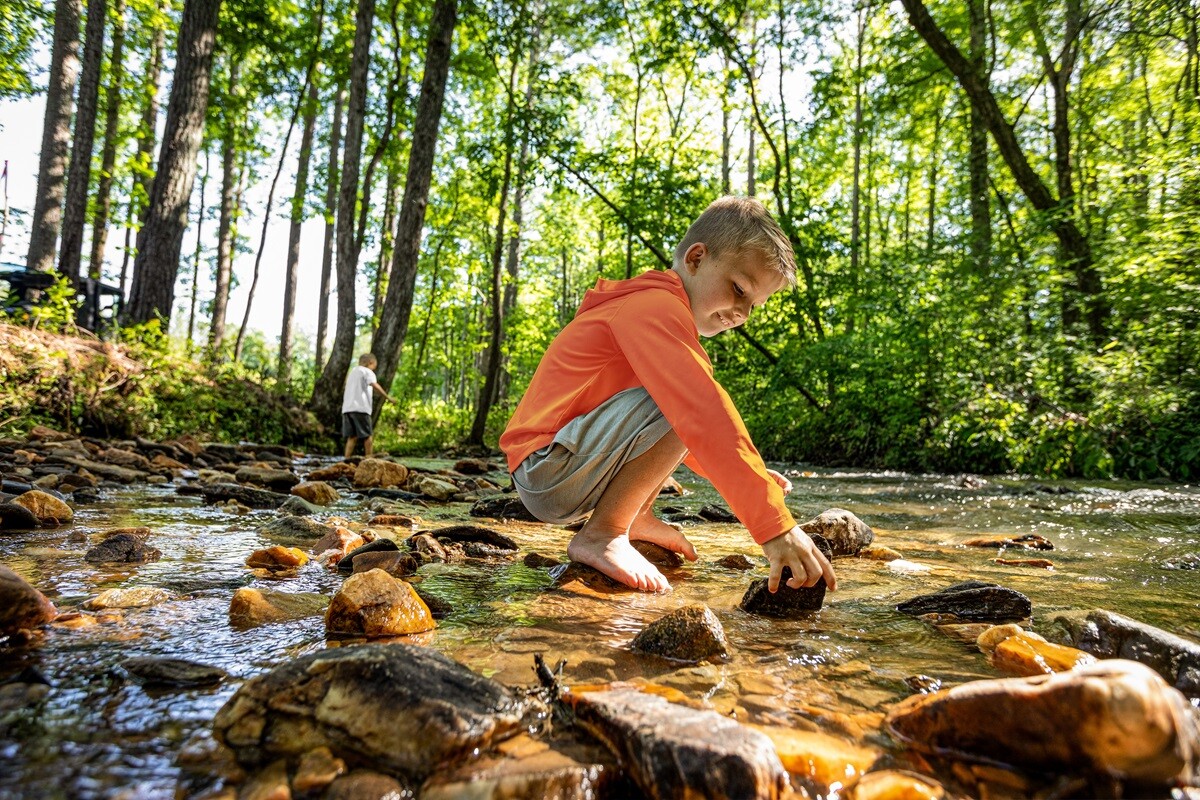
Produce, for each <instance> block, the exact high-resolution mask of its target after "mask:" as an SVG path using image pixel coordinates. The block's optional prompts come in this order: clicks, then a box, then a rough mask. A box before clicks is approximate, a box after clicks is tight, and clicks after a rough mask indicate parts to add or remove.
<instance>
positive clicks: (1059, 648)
mask: <svg viewBox="0 0 1200 800" xmlns="http://www.w3.org/2000/svg"><path fill="white" fill-rule="evenodd" d="M975 643H976V644H977V645H978V646H979V649H980V650H981V651H982V652H983V653H984V655H986V656H987V657H988V662H989V663H991V665H992V666H993V667H995V668H996V669H998V670H1000V671H1001V672H1007V673H1008V674H1009V675H1022V676H1028V675H1049V674H1050V673H1052V672H1064V671H1066V670H1069V669H1074V668H1075V667H1078V666H1080V665H1082V664H1093V663H1095V661H1096V657H1095V656H1093V655H1092V654H1091V653H1085V652H1083V651H1082V650H1076V649H1075V648H1074V647H1067V646H1065V645H1061V644H1054V643H1053V642H1048V641H1046V640H1045V639H1044V638H1043V637H1041V636H1039V635H1038V634H1036V633H1034V632H1033V631H1027V630H1025V629H1024V628H1022V627H1021V626H1020V625H996V626H995V627H992V628H989V629H987V630H986V631H984V632H983V633H981V634H980V635H979V638H978V639H976V641H975Z"/></svg>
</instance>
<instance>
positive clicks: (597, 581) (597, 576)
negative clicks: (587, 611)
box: [550, 561, 637, 597]
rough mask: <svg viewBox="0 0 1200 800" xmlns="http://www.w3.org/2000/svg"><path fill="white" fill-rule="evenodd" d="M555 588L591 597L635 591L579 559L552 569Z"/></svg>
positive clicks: (551, 573)
mask: <svg viewBox="0 0 1200 800" xmlns="http://www.w3.org/2000/svg"><path fill="white" fill-rule="evenodd" d="M550 575H551V577H553V578H554V588H555V589H556V590H558V591H561V592H568V593H570V594H580V595H586V596H589V597H607V596H609V595H612V594H615V593H618V592H633V591H637V590H636V589H631V588H629V587H628V586H626V585H625V584H623V583H618V582H617V581H615V580H613V579H612V578H610V577H608V576H607V575H605V574H604V573H603V572H600V571H599V570H598V569H595V568H594V567H590V566H588V565H587V564H582V563H580V562H578V561H569V562H567V563H566V564H563V565H561V566H558V567H552V568H551V569H550Z"/></svg>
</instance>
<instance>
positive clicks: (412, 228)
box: [371, 0, 458, 413]
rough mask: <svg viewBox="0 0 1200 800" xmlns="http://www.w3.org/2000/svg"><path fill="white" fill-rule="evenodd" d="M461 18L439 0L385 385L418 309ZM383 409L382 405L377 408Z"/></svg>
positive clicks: (449, 1) (386, 331) (396, 263)
mask: <svg viewBox="0 0 1200 800" xmlns="http://www.w3.org/2000/svg"><path fill="white" fill-rule="evenodd" d="M457 21H458V1H457V0H435V2H434V4H433V15H432V17H431V18H430V22H429V41H428V45H427V46H426V50H425V74H424V75H423V76H422V77H421V95H420V97H419V98H418V100H417V113H416V116H415V117H414V119H413V136H412V146H411V148H410V150H409V157H408V172H407V177H406V179H405V183H404V199H403V200H402V201H401V203H400V219H399V221H398V223H397V225H396V243H395V251H394V256H393V259H392V273H391V279H390V280H389V281H388V290H387V297H386V298H385V299H384V303H383V312H382V313H381V314H380V315H379V330H378V331H377V332H376V334H375V338H374V341H373V342H372V345H371V349H372V351H373V352H374V353H375V355H376V357H377V358H378V359H379V369H378V371H377V375H378V376H379V381H380V383H381V385H383V386H385V387H390V386H391V385H392V379H393V378H395V377H396V368H397V367H398V366H399V364H400V349H401V348H402V347H403V346H404V338H405V336H406V335H407V333H408V321H409V316H410V315H411V313H412V302H413V289H414V287H415V285H416V280H417V263H418V260H419V256H420V252H421V228H422V227H423V226H424V223H425V208H426V205H427V203H428V199H429V185H430V182H431V180H432V177H433V158H434V153H435V151H436V148H437V135H438V127H439V126H440V124H441V120H442V104H443V101H444V99H445V96H446V81H447V79H448V78H449V74H450V52H451V47H452V44H453V40H454V28H455V25H456V23H457ZM376 411H377V413H378V409H376Z"/></svg>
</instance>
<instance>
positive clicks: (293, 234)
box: [276, 81, 318, 386]
mask: <svg viewBox="0 0 1200 800" xmlns="http://www.w3.org/2000/svg"><path fill="white" fill-rule="evenodd" d="M317 102H318V97H317V84H316V82H315V81H313V82H310V83H309V85H308V103H307V107H306V108H305V109H304V132H303V133H301V134H300V160H299V163H298V164H297V166H296V190H295V194H294V195H293V196H292V219H291V226H290V227H289V228H288V254H287V275H286V276H285V277H284V285H283V329H282V330H281V331H280V333H279V369H278V371H277V373H276V374H277V377H278V379H279V383H280V385H281V386H287V385H288V384H289V383H291V381H292V323H293V319H294V318H295V316H296V282H297V267H298V266H299V264H300V229H301V227H302V226H303V225H304V216H305V215H304V206H305V197H306V195H307V194H308V164H309V161H310V160H311V159H312V141H313V131H314V130H315V129H316V126H317Z"/></svg>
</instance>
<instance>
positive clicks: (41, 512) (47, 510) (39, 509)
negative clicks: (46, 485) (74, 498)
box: [12, 489, 75, 526]
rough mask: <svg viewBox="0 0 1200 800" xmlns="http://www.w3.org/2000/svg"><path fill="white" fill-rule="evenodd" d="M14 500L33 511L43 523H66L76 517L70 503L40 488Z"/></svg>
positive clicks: (49, 524) (50, 524)
mask: <svg viewBox="0 0 1200 800" xmlns="http://www.w3.org/2000/svg"><path fill="white" fill-rule="evenodd" d="M12 502H13V503H15V504H16V505H19V506H24V507H25V508H27V509H29V510H30V511H31V512H33V515H34V516H35V517H37V518H38V522H40V523H41V524H42V525H47V526H53V525H66V524H67V523H68V522H70V521H71V520H73V519H74V518H75V512H73V511H71V507H70V506H69V505H67V504H66V503H64V502H63V501H62V500H59V499H58V498H57V497H55V496H54V495H51V494H46V493H45V492H43V491H40V490H38V489H31V490H30V491H28V492H25V493H24V494H22V495H19V496H18V497H16V498H15V499H14V500H13V501H12Z"/></svg>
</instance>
